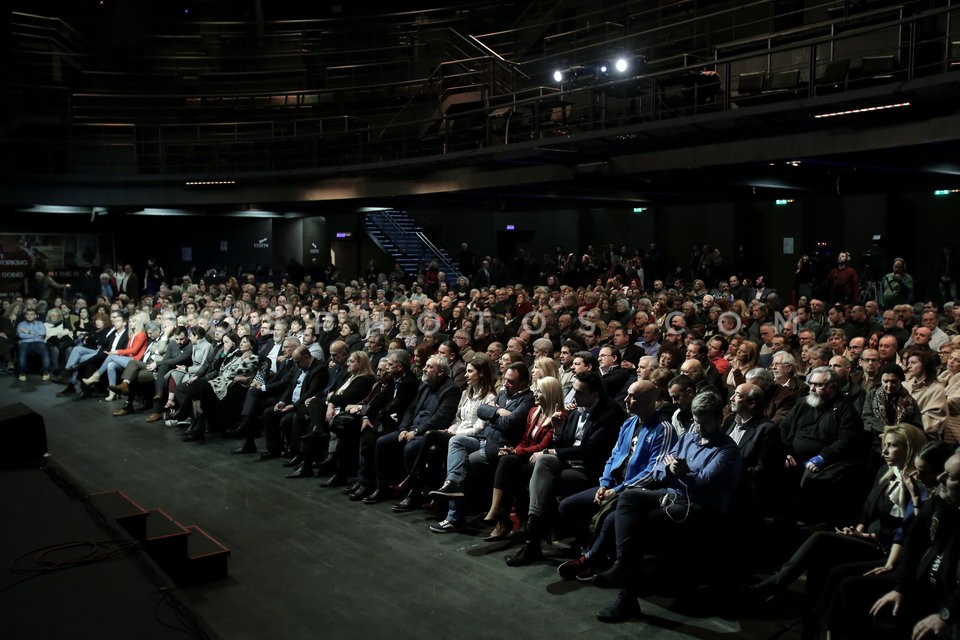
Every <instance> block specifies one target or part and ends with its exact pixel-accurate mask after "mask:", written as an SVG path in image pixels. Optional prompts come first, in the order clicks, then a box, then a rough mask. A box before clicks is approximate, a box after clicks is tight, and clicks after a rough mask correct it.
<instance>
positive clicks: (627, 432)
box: [558, 380, 676, 579]
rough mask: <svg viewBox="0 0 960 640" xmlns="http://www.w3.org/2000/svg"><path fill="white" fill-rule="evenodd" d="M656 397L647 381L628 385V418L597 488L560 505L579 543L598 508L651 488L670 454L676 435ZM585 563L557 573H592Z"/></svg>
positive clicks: (572, 564) (562, 517) (608, 507)
mask: <svg viewBox="0 0 960 640" xmlns="http://www.w3.org/2000/svg"><path fill="white" fill-rule="evenodd" d="M657 395H658V390H657V387H656V385H654V384H653V383H652V382H649V381H647V380H638V381H636V382H634V383H633V384H631V385H630V387H629V388H628V389H627V399H626V403H625V404H626V406H627V411H629V412H630V414H631V415H630V417H629V418H627V419H626V421H624V423H623V426H621V427H620V436H619V437H618V438H617V444H616V445H615V446H614V448H613V452H612V453H611V454H610V458H608V459H607V464H606V465H605V466H604V468H603V475H602V476H601V477H600V486H599V487H593V488H590V489H585V490H583V491H580V492H578V493H574V494H573V495H570V496H567V497H566V498H564V499H563V501H562V502H561V503H560V522H561V524H566V523H569V524H570V525H572V526H573V527H574V529H576V534H577V538H578V540H580V541H585V538H586V531H585V530H584V528H585V525H586V524H587V523H588V521H589V519H590V518H591V517H592V516H593V515H594V514H596V513H597V512H598V511H599V510H601V509H602V510H605V511H611V510H612V509H613V508H615V506H616V500H617V498H618V497H619V495H620V494H621V493H622V492H623V491H625V490H626V489H631V488H635V487H646V486H648V485H650V483H651V482H652V481H653V471H654V467H655V466H656V465H657V464H658V463H660V462H662V461H663V458H664V456H666V455H667V454H668V453H669V452H670V448H671V447H672V446H673V443H674V441H675V439H676V436H675V433H674V430H673V427H672V426H671V424H670V423H669V422H668V421H667V420H665V419H664V417H663V416H662V415H661V414H660V412H659V411H657ZM584 564H585V561H584V560H583V559H578V560H573V561H570V562H564V563H563V564H562V565H560V567H559V568H558V571H559V573H560V576H561V577H563V578H564V579H570V578H574V577H578V575H579V574H581V573H583V572H584V569H586V573H592V569H591V568H589V567H586V566H584ZM581 577H582V576H581Z"/></svg>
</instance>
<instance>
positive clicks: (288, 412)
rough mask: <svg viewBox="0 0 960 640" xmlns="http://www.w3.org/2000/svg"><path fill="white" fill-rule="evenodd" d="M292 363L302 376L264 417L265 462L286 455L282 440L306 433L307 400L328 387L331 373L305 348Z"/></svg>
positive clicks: (294, 354)
mask: <svg viewBox="0 0 960 640" xmlns="http://www.w3.org/2000/svg"><path fill="white" fill-rule="evenodd" d="M293 361H294V363H295V364H296V365H297V368H298V369H299V374H298V375H297V377H296V378H294V379H293V381H292V382H291V384H290V385H289V386H288V387H287V390H286V391H285V392H284V394H283V397H282V398H281V399H280V401H279V402H277V404H275V405H274V406H273V407H271V408H269V409H267V410H266V411H265V412H264V414H263V436H264V440H265V444H266V447H267V450H266V451H265V452H264V453H262V454H261V455H260V458H261V459H262V460H267V459H269V458H278V457H280V455H281V454H282V453H283V451H282V447H283V440H284V435H286V437H287V440H288V443H289V439H290V437H291V436H290V434H292V433H293V431H294V430H296V429H297V428H298V427H299V429H300V431H301V432H302V431H303V427H304V425H305V424H306V423H307V421H308V418H307V400H311V399H313V398H314V396H316V395H317V393H318V392H319V390H320V389H321V388H323V387H324V386H326V384H327V381H328V379H329V375H330V374H329V372H328V371H327V368H326V367H324V366H323V363H321V362H320V361H319V360H317V359H316V358H314V357H313V356H312V355H310V350H309V349H308V348H306V347H304V346H303V345H301V346H299V347H297V348H296V350H295V351H294V352H293Z"/></svg>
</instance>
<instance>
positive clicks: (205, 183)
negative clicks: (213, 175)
mask: <svg viewBox="0 0 960 640" xmlns="http://www.w3.org/2000/svg"><path fill="white" fill-rule="evenodd" d="M235 184H237V181H236V180H188V181H187V182H185V183H184V186H186V187H231V186H233V185H235Z"/></svg>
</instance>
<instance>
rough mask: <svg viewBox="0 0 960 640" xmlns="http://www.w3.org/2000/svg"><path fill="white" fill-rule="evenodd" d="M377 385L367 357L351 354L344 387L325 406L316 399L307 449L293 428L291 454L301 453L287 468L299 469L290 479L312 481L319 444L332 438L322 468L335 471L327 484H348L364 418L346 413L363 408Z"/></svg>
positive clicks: (295, 427)
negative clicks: (362, 405)
mask: <svg viewBox="0 0 960 640" xmlns="http://www.w3.org/2000/svg"><path fill="white" fill-rule="evenodd" d="M376 381H377V379H376V376H375V375H374V373H373V368H372V367H371V366H370V357H369V356H368V355H367V353H366V352H365V351H355V352H353V353H351V354H350V356H349V357H348V358H347V377H346V379H345V380H344V381H343V383H342V384H340V386H338V387H337V388H336V389H333V390H332V391H331V392H330V393H329V395H328V396H327V398H326V401H325V402H324V401H323V399H321V398H314V399H313V400H312V401H310V404H309V405H308V406H307V412H308V413H309V415H310V424H311V425H312V426H313V429H312V431H311V433H310V437H309V438H306V437H305V436H304V437H305V439H306V440H307V442H305V443H304V444H303V446H301V442H300V441H301V434H299V433H295V432H296V431H297V426H296V424H294V425H293V427H292V431H293V433H291V434H290V450H291V451H298V452H299V453H298V454H297V455H296V456H295V457H294V458H293V459H292V460H290V461H289V462H287V463H285V464H284V466H285V467H296V470H295V471H294V472H293V473H290V474H289V475H287V477H288V478H309V477H312V476H313V456H314V455H315V454H316V450H317V446H316V441H317V440H324V439H327V438H328V442H327V457H326V459H324V460H323V463H322V464H323V466H326V467H329V468H330V469H331V471H333V477H332V478H331V479H330V480H328V481H327V486H331V487H333V486H339V485H342V484H346V481H347V478H346V474H347V471H348V470H350V465H351V464H355V462H354V461H355V460H356V459H357V456H358V450H357V447H356V446H352V445H354V444H355V445H357V446H359V435H360V418H359V416H358V415H355V414H351V413H349V412H346V411H345V409H346V408H347V406H349V405H356V404H360V402H362V401H363V399H364V397H366V395H367V394H368V393H370V389H371V388H372V387H373V384H374V383H375V382H376Z"/></svg>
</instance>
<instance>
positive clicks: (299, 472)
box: [287, 464, 313, 478]
mask: <svg viewBox="0 0 960 640" xmlns="http://www.w3.org/2000/svg"><path fill="white" fill-rule="evenodd" d="M287 477H288V478H312V477H313V467H311V466H310V465H306V464H302V465H300V466H299V467H297V469H296V471H294V472H293V473H288V474H287Z"/></svg>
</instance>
